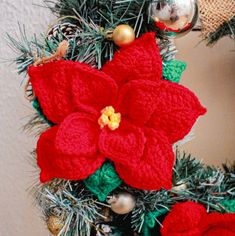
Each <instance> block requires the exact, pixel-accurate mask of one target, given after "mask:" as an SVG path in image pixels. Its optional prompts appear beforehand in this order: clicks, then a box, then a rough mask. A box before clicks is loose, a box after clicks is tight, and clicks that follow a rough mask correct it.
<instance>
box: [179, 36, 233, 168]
mask: <svg viewBox="0 0 235 236" xmlns="http://www.w3.org/2000/svg"><path fill="white" fill-rule="evenodd" d="M198 36H199V34H198V33H194V32H193V33H190V34H188V35H187V36H185V37H184V38H181V39H179V40H177V42H176V43H177V45H178V49H179V55H178V58H179V59H181V60H184V61H186V62H187V63H188V68H187V70H186V71H185V72H184V75H183V78H182V81H181V82H182V84H183V85H185V86H187V87H188V88H190V89H191V90H193V91H194V92H195V93H196V94H197V95H198V97H199V98H200V100H201V102H202V104H203V105H204V106H206V107H207V109H208V112H207V114H206V115H205V116H204V117H202V118H200V119H199V121H198V122H197V124H196V125H195V139H194V140H192V141H191V142H190V143H188V144H186V145H184V146H183V147H182V148H181V149H184V150H186V151H188V152H191V153H192V154H193V155H195V156H196V157H197V158H200V159H203V160H204V161H205V162H206V163H209V164H214V165H219V164H221V163H222V162H225V161H226V160H230V161H235V41H232V40H230V39H229V38H224V39H222V40H221V41H219V42H218V43H217V44H216V45H215V46H214V47H213V48H210V47H206V46H205V43H204V42H202V43H200V38H199V37H198Z"/></svg>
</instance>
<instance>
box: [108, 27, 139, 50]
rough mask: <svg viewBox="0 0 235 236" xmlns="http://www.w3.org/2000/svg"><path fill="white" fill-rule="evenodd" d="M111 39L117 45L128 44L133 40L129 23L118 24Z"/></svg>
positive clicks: (133, 34) (133, 33)
mask: <svg viewBox="0 0 235 236" xmlns="http://www.w3.org/2000/svg"><path fill="white" fill-rule="evenodd" d="M112 40H113V41H114V43H115V44H116V45H118V46H119V47H122V46H125V45H128V44H130V43H131V42H133V41H134V40H135V32H134V30H133V28H131V27H130V26H129V25H124V24H123V25H118V26H117V27H116V28H115V29H114V31H113V33H112Z"/></svg>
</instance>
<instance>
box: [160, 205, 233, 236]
mask: <svg viewBox="0 0 235 236" xmlns="http://www.w3.org/2000/svg"><path fill="white" fill-rule="evenodd" d="M161 234H162V235H163V236H234V235H235V213H226V214H221V213H218V212H214V213H207V212H206V209H205V208H204V206H202V205H200V204H198V203H195V202H184V203H177V204H176V205H174V206H173V208H172V210H171V212H170V213H169V214H168V215H167V216H166V218H165V220H164V221H163V227H162V230H161Z"/></svg>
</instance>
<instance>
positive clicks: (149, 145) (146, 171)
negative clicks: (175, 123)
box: [116, 128, 174, 190]
mask: <svg viewBox="0 0 235 236" xmlns="http://www.w3.org/2000/svg"><path fill="white" fill-rule="evenodd" d="M145 137H146V139H147V142H146V144H145V149H144V153H143V155H142V156H141V159H140V160H139V162H138V163H131V165H130V164H129V165H124V164H123V163H117V164H116V170H117V172H118V174H119V176H120V178H122V179H123V180H124V181H125V182H126V183H127V184H128V185H130V186H132V187H134V188H138V189H143V190H159V189H161V188H164V189H170V188H171V185H172V169H173V165H174V154H173V151H172V147H171V145H170V143H169V142H168V140H167V138H166V137H165V135H164V134H162V133H160V132H157V131H155V130H153V129H148V128H146V129H145ZM132 158H135V157H132Z"/></svg>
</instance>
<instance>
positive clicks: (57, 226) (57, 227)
mask: <svg viewBox="0 0 235 236" xmlns="http://www.w3.org/2000/svg"><path fill="white" fill-rule="evenodd" d="M47 227H48V229H49V231H50V232H51V233H52V234H53V235H58V234H59V232H60V231H61V229H62V228H63V227H64V221H63V220H62V219H61V218H59V217H57V216H49V218H48V219H47Z"/></svg>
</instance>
